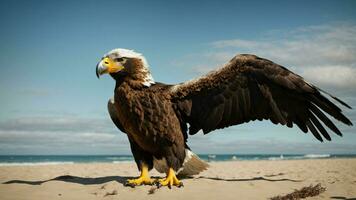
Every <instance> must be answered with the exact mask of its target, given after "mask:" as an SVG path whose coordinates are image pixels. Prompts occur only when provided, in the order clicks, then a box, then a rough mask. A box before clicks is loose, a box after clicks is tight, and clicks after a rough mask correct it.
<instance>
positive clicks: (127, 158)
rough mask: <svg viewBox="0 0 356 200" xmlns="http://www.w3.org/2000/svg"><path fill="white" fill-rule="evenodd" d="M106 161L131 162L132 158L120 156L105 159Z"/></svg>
mask: <svg viewBox="0 0 356 200" xmlns="http://www.w3.org/2000/svg"><path fill="white" fill-rule="evenodd" d="M105 159H108V160H133V157H130V156H120V157H106V158H105Z"/></svg>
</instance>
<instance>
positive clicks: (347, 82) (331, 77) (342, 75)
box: [301, 65, 356, 88]
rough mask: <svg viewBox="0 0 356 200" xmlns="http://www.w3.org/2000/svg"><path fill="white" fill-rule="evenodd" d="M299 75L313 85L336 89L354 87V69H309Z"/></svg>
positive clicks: (355, 69)
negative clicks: (311, 81)
mask: <svg viewBox="0 0 356 200" xmlns="http://www.w3.org/2000/svg"><path fill="white" fill-rule="evenodd" d="M301 75H302V76H303V77H304V78H305V79H307V80H313V82H314V83H316V84H320V85H325V86H335V87H338V88H344V87H346V88H347V87H356V68H353V67H349V66H337V65H336V66H326V65H325V66H322V67H310V68H306V69H304V70H303V71H302V73H301Z"/></svg>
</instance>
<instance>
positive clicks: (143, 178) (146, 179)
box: [125, 163, 154, 187]
mask: <svg viewBox="0 0 356 200" xmlns="http://www.w3.org/2000/svg"><path fill="white" fill-rule="evenodd" d="M153 183H154V180H153V179H151V178H150V176H149V175H148V166H147V165H146V164H144V163H143V164H141V175H140V176H139V177H138V178H136V179H128V180H127V181H126V183H125V186H131V187H135V186H138V185H153Z"/></svg>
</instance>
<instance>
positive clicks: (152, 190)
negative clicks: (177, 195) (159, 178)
mask: <svg viewBox="0 0 356 200" xmlns="http://www.w3.org/2000/svg"><path fill="white" fill-rule="evenodd" d="M157 189H158V187H157V186H152V187H151V188H150V189H149V190H148V194H154V193H155V192H156V190H157Z"/></svg>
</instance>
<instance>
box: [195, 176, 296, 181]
mask: <svg viewBox="0 0 356 200" xmlns="http://www.w3.org/2000/svg"><path fill="white" fill-rule="evenodd" d="M199 178H201V179H210V180H216V181H236V182H243V181H270V182H278V181H291V182H302V180H293V179H287V178H281V179H269V178H264V177H262V176H259V177H253V178H233V179H226V178H218V177H205V176H200V177H199Z"/></svg>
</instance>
